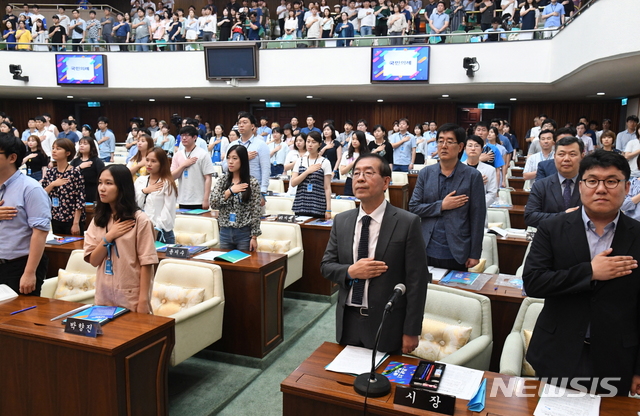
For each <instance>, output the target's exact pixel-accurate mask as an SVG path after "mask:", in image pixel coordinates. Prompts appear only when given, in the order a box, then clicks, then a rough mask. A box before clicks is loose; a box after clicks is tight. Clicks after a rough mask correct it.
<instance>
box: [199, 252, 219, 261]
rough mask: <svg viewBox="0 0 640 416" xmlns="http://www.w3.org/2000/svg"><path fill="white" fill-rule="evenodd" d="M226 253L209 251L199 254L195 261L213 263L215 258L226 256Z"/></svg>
mask: <svg viewBox="0 0 640 416" xmlns="http://www.w3.org/2000/svg"><path fill="white" fill-rule="evenodd" d="M224 253H225V251H207V252H206V253H202V254H198V255H197V256H195V257H194V259H195V260H209V261H213V260H214V258H215V257H218V256H219V255H221V254H224Z"/></svg>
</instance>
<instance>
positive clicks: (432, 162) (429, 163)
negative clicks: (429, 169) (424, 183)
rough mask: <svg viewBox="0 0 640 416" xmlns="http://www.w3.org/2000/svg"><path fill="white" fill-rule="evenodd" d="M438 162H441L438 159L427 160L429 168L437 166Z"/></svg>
mask: <svg viewBox="0 0 640 416" xmlns="http://www.w3.org/2000/svg"><path fill="white" fill-rule="evenodd" d="M438 161H439V160H438V159H427V160H426V162H427V166H430V165H435V164H437V163H438Z"/></svg>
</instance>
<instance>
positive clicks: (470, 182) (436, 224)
mask: <svg viewBox="0 0 640 416" xmlns="http://www.w3.org/2000/svg"><path fill="white" fill-rule="evenodd" d="M465 137H466V134H465V131H464V129H463V128H462V127H459V126H457V125H455V124H453V123H447V124H443V125H442V126H440V128H439V129H438V142H437V143H438V157H439V159H440V163H438V164H436V165H429V166H427V167H425V168H424V169H422V170H420V173H419V174H418V181H417V183H416V187H415V189H414V191H413V195H412V196H411V201H410V202H409V211H411V212H413V213H414V214H416V215H418V216H419V217H420V218H421V219H422V224H421V225H422V237H423V238H424V241H425V244H426V246H427V249H426V255H427V262H428V263H429V265H430V266H434V267H441V268H444V269H449V270H459V271H465V270H467V269H468V268H470V267H474V266H475V265H477V264H478V262H479V261H480V253H481V252H482V239H483V234H484V223H485V218H486V216H487V207H486V205H485V204H486V202H485V191H484V184H483V182H482V175H481V174H480V172H478V170H477V169H474V168H472V167H470V166H467V165H465V164H463V163H460V161H459V155H460V153H461V152H462V150H463V148H464V145H465Z"/></svg>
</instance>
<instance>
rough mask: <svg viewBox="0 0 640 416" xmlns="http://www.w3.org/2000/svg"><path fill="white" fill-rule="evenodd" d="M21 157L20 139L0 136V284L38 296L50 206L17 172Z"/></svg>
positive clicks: (35, 184)
mask: <svg viewBox="0 0 640 416" xmlns="http://www.w3.org/2000/svg"><path fill="white" fill-rule="evenodd" d="M25 156H26V148H25V146H24V144H23V143H22V142H21V141H20V140H18V139H16V138H15V137H13V135H11V134H9V133H0V235H2V236H3V238H0V259H1V260H2V261H0V284H6V285H7V286H9V287H10V288H11V289H13V290H14V291H15V292H16V293H20V294H23V295H34V296H40V288H41V287H42V282H43V281H44V278H45V277H46V274H47V264H48V260H47V256H46V255H45V254H44V246H45V241H46V239H47V233H48V232H49V229H50V228H51V204H50V201H49V197H48V196H47V193H46V192H45V190H44V188H42V186H40V184H39V183H38V182H37V181H36V180H35V179H33V178H30V177H29V176H27V175H23V174H22V173H21V172H20V171H19V168H20V165H22V160H23V159H24V157H25Z"/></svg>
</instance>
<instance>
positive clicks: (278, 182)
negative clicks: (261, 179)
mask: <svg viewBox="0 0 640 416" xmlns="http://www.w3.org/2000/svg"><path fill="white" fill-rule="evenodd" d="M268 190H269V191H273V192H275V193H278V194H283V193H284V181H283V180H282V179H273V178H271V179H269V188H268Z"/></svg>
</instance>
